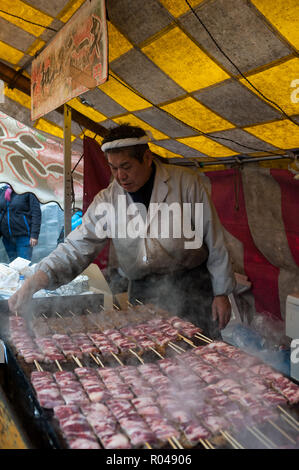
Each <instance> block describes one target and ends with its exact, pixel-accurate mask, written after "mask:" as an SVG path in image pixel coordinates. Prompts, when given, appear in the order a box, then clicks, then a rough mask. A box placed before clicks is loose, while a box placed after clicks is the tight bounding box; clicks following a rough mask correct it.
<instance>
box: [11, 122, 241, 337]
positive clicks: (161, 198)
mask: <svg viewBox="0 0 299 470" xmlns="http://www.w3.org/2000/svg"><path fill="white" fill-rule="evenodd" d="M148 141H149V137H148V135H147V134H146V133H145V131H144V130H143V129H141V128H138V127H133V126H129V125H121V126H119V127H117V128H114V129H111V130H110V131H109V134H108V136H107V137H105V139H104V141H103V144H102V150H103V151H104V152H105V155H106V157H107V160H108V163H109V165H110V168H111V172H112V175H113V177H114V179H113V181H112V183H111V184H110V185H109V187H108V188H106V189H104V190H103V191H100V192H99V193H98V194H97V195H96V196H95V198H94V200H93V202H92V204H91V205H90V206H89V208H88V210H87V211H86V213H85V215H84V217H83V220H82V225H81V226H80V227H78V228H77V229H76V230H74V231H73V232H72V233H71V234H70V235H69V236H68V237H67V238H66V240H65V242H64V243H62V244H60V245H59V246H58V247H57V248H56V249H55V251H54V252H52V253H51V254H50V255H49V256H48V257H47V258H45V259H44V260H42V261H41V262H40V263H39V264H38V265H37V271H36V273H35V274H34V275H33V276H32V277H31V278H30V279H28V280H26V281H25V283H24V285H23V287H22V288H21V289H20V290H19V291H18V292H16V293H15V294H14V295H13V296H12V297H11V298H10V300H9V307H10V309H11V310H12V311H16V310H18V309H19V308H20V307H21V305H22V303H23V302H26V300H28V299H30V298H31V296H32V295H33V293H34V292H36V291H37V290H39V289H41V288H49V289H55V288H57V287H58V286H60V285H62V284H65V283H67V282H69V281H71V280H72V279H73V278H74V277H76V276H77V275H79V274H80V273H81V272H82V271H83V270H84V269H85V268H86V267H87V266H88V265H89V264H90V263H91V262H92V261H93V259H94V258H95V257H96V256H97V254H98V253H99V251H100V250H101V249H102V247H103V246H104V244H105V240H106V239H107V237H109V238H111V239H112V242H113V245H114V248H115V252H116V255H117V258H118V263H119V266H120V268H121V270H122V271H123V272H124V273H125V275H126V276H127V278H128V279H129V284H130V286H129V294H130V299H131V301H134V300H136V299H138V300H139V301H142V302H153V303H155V304H157V305H159V306H162V307H166V308H168V310H170V311H171V312H172V313H174V314H178V315H181V316H182V317H185V318H189V319H190V320H192V321H195V322H196V323H197V324H198V325H199V326H202V327H203V328H204V329H205V331H207V332H209V333H210V334H211V335H214V336H215V331H213V330H215V326H217V328H218V326H219V328H220V329H221V328H224V327H225V325H226V324H227V323H228V321H229V318H230V313H231V308H230V303H229V300H228V295H229V294H230V293H231V292H232V290H233V288H234V277H233V273H232V268H231V264H230V260H229V255H228V252H227V249H226V247H225V243H224V239H223V233H222V228H221V224H220V222H219V219H218V216H217V213H216V211H215V209H214V207H213V205H212V203H211V201H210V199H209V196H208V194H207V192H206V190H205V188H204V186H203V184H202V183H201V180H200V176H199V174H198V172H195V171H192V170H190V169H186V168H181V167H178V166H174V165H168V164H167V165H166V164H163V163H161V161H159V160H158V159H156V158H154V157H153V154H152V153H151V151H150V150H149V147H148ZM170 209H171V210H170ZM201 215H202V216H203V217H202V220H201ZM166 219H167V220H166ZM165 220H166V222H167V223H166V224H165ZM168 229H169V230H168ZM163 231H164V232H163ZM192 236H193V238H194V239H193V241H190V240H191V237H192ZM217 328H216V330H217Z"/></svg>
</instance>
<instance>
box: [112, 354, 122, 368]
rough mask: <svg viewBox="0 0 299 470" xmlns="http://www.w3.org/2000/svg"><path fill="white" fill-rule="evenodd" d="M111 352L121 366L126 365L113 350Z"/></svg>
mask: <svg viewBox="0 0 299 470" xmlns="http://www.w3.org/2000/svg"><path fill="white" fill-rule="evenodd" d="M110 354H112V356H113V357H114V359H115V360H116V361H117V362H118V363H119V364H120V365H121V366H123V365H124V364H123V363H122V362H121V360H120V359H119V357H117V355H116V354H114V352H112V351H111V353H110Z"/></svg>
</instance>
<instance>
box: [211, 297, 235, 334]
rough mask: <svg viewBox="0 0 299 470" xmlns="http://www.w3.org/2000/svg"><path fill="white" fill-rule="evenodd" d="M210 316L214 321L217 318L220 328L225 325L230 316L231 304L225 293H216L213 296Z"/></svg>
mask: <svg viewBox="0 0 299 470" xmlns="http://www.w3.org/2000/svg"><path fill="white" fill-rule="evenodd" d="M212 316H213V320H214V321H216V320H217V319H218V322H219V328H220V330H222V329H223V328H225V327H226V325H227V324H228V322H229V320H230V316H231V305H230V301H229V299H228V297H227V295H217V296H216V297H214V300H213V303H212Z"/></svg>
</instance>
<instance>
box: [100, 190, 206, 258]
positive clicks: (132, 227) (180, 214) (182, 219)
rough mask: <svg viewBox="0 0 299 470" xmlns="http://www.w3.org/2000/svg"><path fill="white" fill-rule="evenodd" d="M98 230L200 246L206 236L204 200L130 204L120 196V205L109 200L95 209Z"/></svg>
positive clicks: (103, 235) (105, 233)
mask: <svg viewBox="0 0 299 470" xmlns="http://www.w3.org/2000/svg"><path fill="white" fill-rule="evenodd" d="M96 216H97V217H98V221H97V223H96V227H95V231H96V235H97V237H99V238H107V237H108V238H129V239H136V238H164V239H170V238H175V239H179V238H180V239H184V240H185V241H184V248H185V249H189V250H192V249H198V248H200V247H201V245H202V238H203V203H199V202H196V203H193V204H191V203H183V204H179V203H178V202H173V203H172V204H168V203H166V202H165V203H163V202H162V203H153V202H152V203H150V204H149V207H148V210H146V208H145V206H144V205H143V204H141V203H131V204H127V202H126V196H125V195H118V201H117V205H116V206H115V205H114V204H110V203H108V202H102V203H100V204H98V206H97V208H96Z"/></svg>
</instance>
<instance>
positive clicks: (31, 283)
mask: <svg viewBox="0 0 299 470" xmlns="http://www.w3.org/2000/svg"><path fill="white" fill-rule="evenodd" d="M48 282H49V279H48V276H47V274H46V273H44V272H43V271H37V272H36V273H35V274H33V276H31V277H29V278H28V279H26V281H25V282H24V284H23V285H22V287H21V288H20V289H18V290H17V292H15V293H14V294H13V295H12V296H11V297H10V298H9V299H8V307H9V310H10V311H11V312H13V313H19V314H21V313H22V312H24V311H25V310H26V307H27V306H28V302H30V301H31V299H32V296H33V294H34V293H35V292H37V291H39V290H40V289H45V288H46V287H47V285H48Z"/></svg>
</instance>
